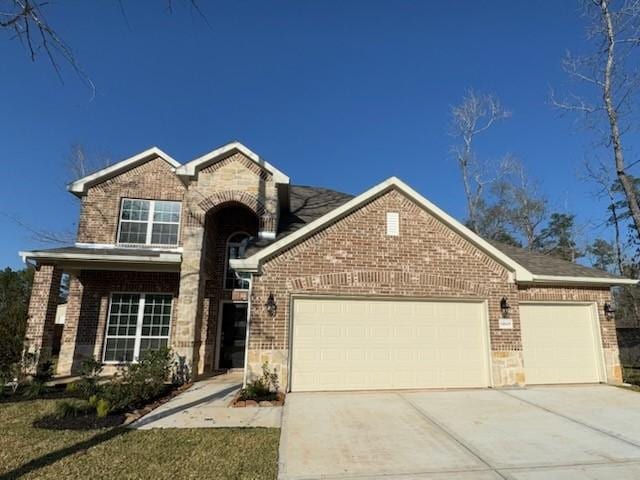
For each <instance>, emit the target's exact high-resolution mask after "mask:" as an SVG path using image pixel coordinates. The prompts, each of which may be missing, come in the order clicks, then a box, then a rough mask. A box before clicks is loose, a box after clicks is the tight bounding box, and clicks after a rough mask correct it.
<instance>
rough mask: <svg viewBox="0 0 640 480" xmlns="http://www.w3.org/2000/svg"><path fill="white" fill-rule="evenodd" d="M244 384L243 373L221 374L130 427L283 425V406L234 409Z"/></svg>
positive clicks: (190, 389)
mask: <svg viewBox="0 0 640 480" xmlns="http://www.w3.org/2000/svg"><path fill="white" fill-rule="evenodd" d="M241 387H242V374H241V373H240V374H238V373H231V374H225V375H219V376H217V377H213V378H210V379H207V380H202V381H199V382H196V383H194V384H193V386H192V387H191V388H189V389H188V390H187V391H185V392H184V393H181V394H180V395H178V396H176V397H174V398H172V399H171V400H169V401H168V402H167V403H165V404H164V405H162V406H161V407H158V408H157V409H155V410H154V411H152V412H151V413H149V414H148V415H145V416H144V417H142V418H141V419H140V420H137V421H135V422H133V423H132V424H131V425H130V427H131V428H138V429H142V430H146V429H150V428H222V427H268V428H280V422H281V417H282V407H259V408H255V407H254V408H230V407H229V404H230V403H231V401H232V400H233V397H234V396H235V395H236V393H237V392H238V391H239V390H240V388H241Z"/></svg>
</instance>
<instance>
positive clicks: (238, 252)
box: [224, 233, 249, 290]
mask: <svg viewBox="0 0 640 480" xmlns="http://www.w3.org/2000/svg"><path fill="white" fill-rule="evenodd" d="M248 238H249V235H248V234H246V233H236V234H234V235H231V237H229V241H228V242H227V258H226V262H225V275H224V288H225V289H227V290H231V289H234V288H238V289H242V290H246V289H247V288H249V274H248V273H244V272H236V271H235V270H234V269H233V268H231V266H230V265H229V260H232V259H234V258H240V257H241V256H242V254H243V253H244V248H245V247H246V240H247V239H248Z"/></svg>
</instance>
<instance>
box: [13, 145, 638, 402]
mask: <svg viewBox="0 0 640 480" xmlns="http://www.w3.org/2000/svg"><path fill="white" fill-rule="evenodd" d="M69 191H70V192H71V193H72V194H74V195H76V196H77V197H78V198H79V199H80V202H81V211H80V220H79V227H78V236H77V242H76V244H75V245H73V246H69V247H65V248H54V249H48V250H36V251H28V252H21V255H22V256H23V257H24V259H25V261H27V262H30V263H32V264H35V265H36V269H37V270H36V274H35V280H34V286H33V293H32V298H31V303H30V308H29V315H30V317H29V324H28V332H27V337H28V338H27V340H28V347H29V348H30V349H33V350H37V351H39V352H40V355H41V358H45V357H46V356H48V355H49V354H50V351H51V344H52V338H53V329H54V321H55V311H56V303H57V295H58V289H59V286H60V278H61V275H62V273H63V272H66V273H68V274H69V276H70V286H69V299H68V307H67V314H66V321H65V324H64V331H63V335H62V341H61V349H60V355H59V360H58V364H57V369H58V374H70V373H73V372H75V371H77V369H78V367H79V365H80V364H81V362H82V360H83V359H84V358H87V357H90V356H93V357H95V358H97V359H100V360H101V361H102V362H103V363H104V364H105V365H106V366H107V367H108V368H111V366H117V365H121V364H123V363H125V362H132V361H136V359H138V358H140V356H141V355H143V354H144V352H145V351H147V350H149V349H154V348H158V347H159V346H170V347H171V348H172V349H173V350H174V351H175V352H177V353H178V354H179V355H180V356H181V357H183V359H184V360H185V361H186V362H187V364H188V365H189V366H190V367H191V368H192V370H193V373H194V374H196V375H202V374H210V373H213V372H216V371H219V370H225V369H243V370H244V371H245V372H247V373H248V374H254V373H256V372H259V371H260V366H261V365H262V363H263V362H265V361H268V362H269V363H270V364H271V365H272V366H274V367H275V368H276V369H277V371H278V373H279V374H280V377H281V381H282V383H283V385H284V386H285V387H286V388H288V389H290V390H356V389H385V388H428V387H486V386H501V385H513V384H525V383H529V384H536V383H571V382H619V381H620V380H621V371H620V364H619V358H618V347H617V342H616V330H615V321H614V318H613V312H612V310H613V309H612V307H611V295H610V287H611V286H613V285H622V284H634V283H636V281H635V280H628V279H624V278H620V277H615V276H613V275H610V274H608V273H606V272H602V271H598V270H594V269H591V268H587V267H584V266H580V265H576V264H573V263H570V262H565V261H562V260H558V259H555V258H551V257H548V256H545V255H540V254H535V253H532V252H528V251H524V250H522V249H518V248H515V247H511V246H506V245H501V244H497V243H494V242H489V241H486V240H484V239H483V238H481V237H479V236H478V235H476V234H475V233H473V232H472V231H470V230H469V229H467V228H466V227H465V226H463V225H462V224H461V223H460V222H458V221H457V220H455V219H454V218H452V217H451V216H449V215H448V214H447V213H445V212H443V211H442V210H440V209H439V208H438V207H436V206H435V205H433V204H432V203H431V202H429V201H428V200H427V199H425V198H424V197H423V196H422V195H420V194H419V193H418V192H416V191H415V190H413V189H412V188H411V187H409V186H408V185H406V184H405V183H403V182H402V181H400V180H399V179H397V178H394V177H392V178H390V179H388V180H386V181H384V182H382V183H380V184H378V185H376V186H374V187H372V188H371V189H369V190H367V191H366V192H364V193H362V194H360V195H358V196H355V197H352V196H350V195H346V194H342V193H338V192H335V191H332V190H329V189H325V188H316V187H305V186H297V185H294V184H292V183H291V182H290V180H289V177H288V176H287V175H286V174H284V173H283V172H281V171H280V170H278V169H277V168H276V167H274V166H273V165H271V164H269V163H267V162H266V161H264V160H263V159H262V158H261V157H260V156H258V155H257V154H255V153H254V152H252V151H251V150H249V149H248V148H247V147H245V146H244V145H242V144H240V143H238V142H233V143H230V144H228V145H225V146H223V147H221V148H218V149H216V150H214V151H212V152H210V153H208V154H206V155H204V156H202V157H199V158H196V159H195V160H192V161H190V162H187V163H185V164H180V163H178V162H177V161H176V160H174V159H173V158H171V157H170V156H169V155H167V154H166V153H164V152H162V151H161V150H159V149H158V148H151V149H149V150H147V151H144V152H142V153H140V154H138V155H135V156H133V157H131V158H128V159H126V160H123V161H121V162H119V163H116V164H115V165H112V166H110V167H108V168H105V169H103V170H100V171H98V172H96V173H94V174H92V175H89V176H87V177H84V178H81V179H79V180H77V181H75V182H73V183H72V184H71V185H70V186H69Z"/></svg>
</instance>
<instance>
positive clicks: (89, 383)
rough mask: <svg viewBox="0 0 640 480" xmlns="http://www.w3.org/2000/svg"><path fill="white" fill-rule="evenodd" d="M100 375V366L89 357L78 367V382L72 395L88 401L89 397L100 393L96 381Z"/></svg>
mask: <svg viewBox="0 0 640 480" xmlns="http://www.w3.org/2000/svg"><path fill="white" fill-rule="evenodd" d="M101 373H102V364H101V363H100V362H98V361H97V360H96V359H95V358H93V357H91V358H88V359H86V360H84V361H83V362H82V364H81V365H80V377H81V378H80V380H78V381H77V382H74V383H75V387H73V388H74V389H75V390H74V391H73V392H70V393H73V394H74V395H76V396H78V397H80V398H84V399H85V400H88V399H89V398H90V397H91V396H93V395H97V394H98V393H99V392H100V389H99V385H98V380H99V379H100V374H101Z"/></svg>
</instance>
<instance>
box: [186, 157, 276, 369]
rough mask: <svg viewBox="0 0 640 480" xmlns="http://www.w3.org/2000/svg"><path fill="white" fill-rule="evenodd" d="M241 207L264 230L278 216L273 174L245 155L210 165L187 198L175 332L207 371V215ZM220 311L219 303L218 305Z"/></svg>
mask: <svg viewBox="0 0 640 480" xmlns="http://www.w3.org/2000/svg"><path fill="white" fill-rule="evenodd" d="M230 205H241V206H244V207H246V208H247V209H249V210H251V211H252V212H253V213H254V214H255V215H256V216H257V217H258V219H259V220H260V228H272V227H274V226H275V225H276V224H277V219H278V197H277V188H276V184H275V181H274V180H273V176H272V175H271V174H270V173H267V172H265V171H264V170H263V169H262V168H260V167H258V166H257V165H256V164H255V163H254V162H252V161H251V160H249V159H248V158H246V157H245V156H244V155H243V154H241V153H236V154H234V155H231V156H230V157H229V158H227V159H224V160H222V161H219V162H217V163H215V164H213V165H210V166H207V167H205V168H203V169H202V170H200V171H199V172H198V175H197V177H196V178H194V179H193V180H191V182H190V184H189V187H188V189H187V193H186V195H185V199H184V206H183V210H184V209H186V212H187V213H186V217H187V221H186V222H185V227H184V230H183V254H182V268H181V272H180V275H181V278H180V291H181V292H182V295H181V296H180V298H179V300H178V311H179V312H180V315H179V318H178V321H177V325H176V330H177V336H176V343H175V349H176V351H177V352H178V353H179V354H180V355H181V356H183V357H184V358H185V360H186V361H187V362H188V363H189V364H192V365H194V366H195V368H196V373H198V374H200V373H204V370H205V366H206V364H207V362H210V360H211V359H210V358H204V359H202V360H201V356H202V354H203V352H202V344H203V342H205V345H206V342H207V339H206V337H203V333H205V332H206V329H207V325H204V330H203V317H204V316H205V311H204V308H205V305H204V303H205V302H204V301H203V298H204V294H205V286H206V285H205V284H206V281H205V277H204V275H203V273H202V272H203V267H204V260H203V247H204V234H205V224H206V217H207V216H209V215H210V214H213V213H214V212H216V211H217V210H218V209H219V208H222V207H226V206H230ZM215 308H216V309H217V308H218V307H217V306H215Z"/></svg>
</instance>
